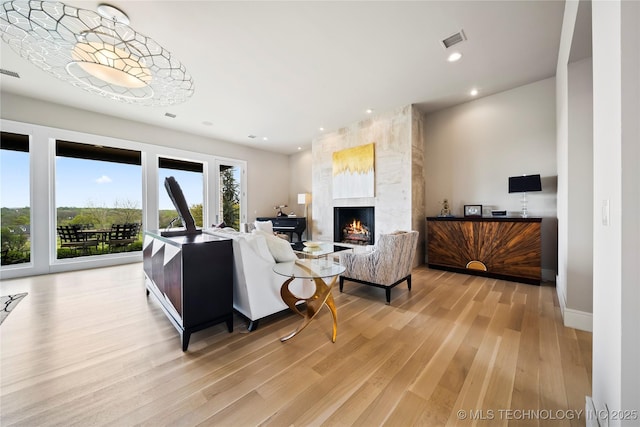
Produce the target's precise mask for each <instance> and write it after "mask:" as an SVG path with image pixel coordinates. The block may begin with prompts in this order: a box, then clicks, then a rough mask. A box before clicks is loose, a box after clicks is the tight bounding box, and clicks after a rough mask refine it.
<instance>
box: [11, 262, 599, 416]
mask: <svg viewBox="0 0 640 427" xmlns="http://www.w3.org/2000/svg"><path fill="white" fill-rule="evenodd" d="M0 287H1V292H0V294H2V295H6V294H10V293H17V292H29V295H28V296H27V297H26V298H25V299H24V300H22V302H20V304H19V305H18V306H17V308H16V309H15V310H14V312H12V313H11V314H10V315H9V317H8V318H7V319H6V320H5V322H4V323H3V324H2V326H1V327H0V334H1V335H0V339H1V341H0V343H1V365H0V368H1V372H0V375H1V394H0V399H1V400H0V405H1V406H0V409H1V419H0V424H1V425H2V426H10V425H27V426H41V425H64V426H71V425H78V426H90V425H117V426H120V425H137V424H142V425H149V426H159V425H171V426H191V425H212V426H254V425H273V426H289V425H295V426H306V425H361V426H375V425H392V426H410V425H423V426H444V425H491V426H494V425H533V426H535V425H549V426H562V425H576V426H578V425H582V426H583V425H585V415H584V413H582V414H581V416H580V419H572V420H570V419H564V420H560V419H558V418H563V417H564V418H571V417H573V416H574V415H575V416H577V414H578V411H582V410H583V408H584V399H585V396H586V395H590V394H591V393H590V392H591V334H590V333H585V332H581V331H577V330H574V329H570V328H565V327H564V326H563V325H562V319H561V316H560V309H559V307H558V302H557V299H556V293H555V288H554V287H552V286H549V285H546V286H531V285H525V284H518V283H513V282H506V281H501V280H494V279H486V278H480V277H474V276H467V275H462V274H455V273H450V272H442V271H438V270H429V269H428V268H426V267H419V268H417V269H415V270H414V272H413V290H412V291H411V292H409V291H408V290H407V288H406V285H404V284H402V285H400V286H398V287H396V288H395V289H394V290H393V292H392V300H391V305H390V306H389V305H385V303H384V291H383V290H382V289H376V288H370V287H365V286H362V285H357V284H354V283H350V282H346V283H345V293H342V294H340V293H339V291H338V290H337V289H334V296H335V300H336V306H337V308H338V338H337V342H336V343H335V344H332V343H331V340H330V336H331V316H330V313H329V311H328V310H326V309H323V311H322V312H321V313H320V315H319V317H318V318H317V319H315V320H314V321H313V322H312V323H311V324H310V325H309V327H308V328H307V329H305V330H304V331H303V332H302V333H301V334H300V335H298V336H297V337H295V338H293V339H291V340H290V341H288V342H286V343H281V342H280V341H279V338H280V337H281V336H284V335H286V334H287V333H288V332H290V331H291V330H293V329H294V328H295V327H296V326H297V324H298V322H299V321H300V320H299V319H300V318H299V317H298V316H296V315H295V314H293V313H292V312H285V313H282V314H277V315H275V316H273V317H272V318H270V319H268V320H264V321H263V322H262V324H261V325H260V328H259V329H258V330H257V331H255V332H252V333H247V332H246V323H245V322H244V321H243V320H242V319H241V318H240V317H237V316H236V318H235V319H234V321H235V324H234V326H235V328H234V332H233V333H231V334H230V333H228V332H227V329H226V326H225V325H224V324H220V325H218V326H214V327H212V328H210V329H207V330H204V331H201V332H197V333H195V334H194V335H193V336H192V338H191V343H190V346H189V351H187V352H186V353H183V352H182V351H181V345H180V340H179V337H178V333H177V332H176V331H175V329H174V328H173V327H172V326H171V324H170V323H169V321H168V320H167V319H166V318H165V316H164V314H163V313H162V312H161V311H160V308H159V306H158V304H157V302H156V301H154V300H153V299H152V298H149V299H147V297H146V296H145V290H144V279H143V272H142V265H141V264H129V265H125V266H118V267H109V268H101V269H94V270H86V271H82V272H73V273H61V274H54V275H48V276H38V277H31V278H24V279H15V280H6V281H3V282H2V284H1V285H0ZM509 409H510V410H511V411H507V410H509ZM531 409H542V410H545V411H550V412H544V411H543V412H538V415H536V413H533V412H526V411H527V410H531ZM565 410H572V411H576V412H573V413H565V412H556V411H565ZM460 411H462V412H460ZM527 414H528V415H527ZM463 415H464V416H466V419H463ZM472 418H475V419H472ZM523 418H528V419H523ZM539 418H546V419H547V420H546V421H545V420H540V419H539ZM549 418H553V419H551V420H549Z"/></svg>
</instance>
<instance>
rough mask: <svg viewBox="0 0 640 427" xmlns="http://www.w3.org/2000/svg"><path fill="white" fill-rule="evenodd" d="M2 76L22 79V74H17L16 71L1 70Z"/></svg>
mask: <svg viewBox="0 0 640 427" xmlns="http://www.w3.org/2000/svg"><path fill="white" fill-rule="evenodd" d="M0 74H5V75H7V76H11V77H15V78H16V79H19V78H20V74H18V73H16V72H15V71H9V70H5V69H4V68H0Z"/></svg>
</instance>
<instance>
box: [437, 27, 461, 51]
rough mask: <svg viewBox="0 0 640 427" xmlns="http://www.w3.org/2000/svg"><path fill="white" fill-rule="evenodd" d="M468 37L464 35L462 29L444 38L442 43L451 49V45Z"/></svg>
mask: <svg viewBox="0 0 640 427" xmlns="http://www.w3.org/2000/svg"><path fill="white" fill-rule="evenodd" d="M466 39H467V37H466V36H465V35H464V31H462V30H460V31H458V32H457V33H455V34H452V35H450V36H449V37H447V38H446V39H444V40H442V41H441V43H442V46H443V47H444V48H445V49H449V48H450V47H451V46H453V45H456V44H458V43H461V42H463V41H465V40H466Z"/></svg>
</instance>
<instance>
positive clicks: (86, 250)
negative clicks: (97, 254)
mask: <svg viewBox="0 0 640 427" xmlns="http://www.w3.org/2000/svg"><path fill="white" fill-rule="evenodd" d="M78 229H79V227H77V226H75V225H59V226H58V236H60V247H61V248H68V249H71V250H73V252H74V253H75V252H76V251H77V250H78V249H80V250H82V253H83V254H85V255H89V254H91V250H90V249H91V248H92V247H93V248H95V249H96V250H97V249H98V239H89V238H87V235H86V234H82V233H79V232H78Z"/></svg>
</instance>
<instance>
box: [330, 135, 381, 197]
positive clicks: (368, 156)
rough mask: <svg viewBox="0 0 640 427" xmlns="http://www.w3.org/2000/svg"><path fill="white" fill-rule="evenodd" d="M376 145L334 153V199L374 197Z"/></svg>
mask: <svg viewBox="0 0 640 427" xmlns="http://www.w3.org/2000/svg"><path fill="white" fill-rule="evenodd" d="M374 145H375V144H374V143H371V144H366V145H360V146H358V147H353V148H347V149H345V150H341V151H336V152H335V153H333V198H334V199H345V198H352V197H374V196H375V194H374V193H375V191H374V188H375V181H374V149H373V148H374Z"/></svg>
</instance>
